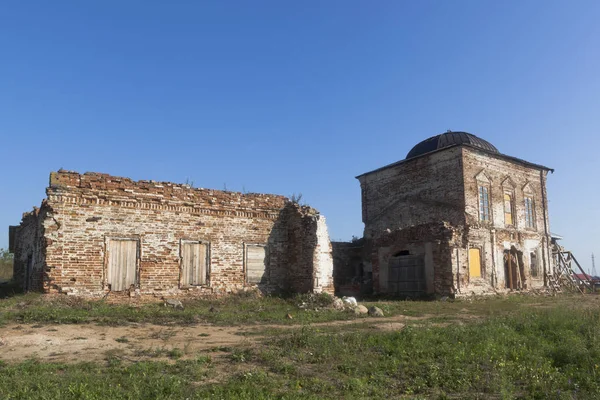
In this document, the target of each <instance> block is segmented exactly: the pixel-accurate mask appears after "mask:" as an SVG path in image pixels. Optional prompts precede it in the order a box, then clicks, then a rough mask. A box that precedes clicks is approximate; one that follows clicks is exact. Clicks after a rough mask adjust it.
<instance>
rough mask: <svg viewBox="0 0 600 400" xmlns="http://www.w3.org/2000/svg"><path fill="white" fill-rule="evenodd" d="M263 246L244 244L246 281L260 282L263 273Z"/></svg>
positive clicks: (264, 255) (264, 258)
mask: <svg viewBox="0 0 600 400" xmlns="http://www.w3.org/2000/svg"><path fill="white" fill-rule="evenodd" d="M265 261H266V250H265V246H258V245H247V246H246V280H247V282H248V283H260V282H261V281H262V278H263V276H264V275H265V270H266V266H265Z"/></svg>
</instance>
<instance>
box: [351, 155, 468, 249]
mask: <svg viewBox="0 0 600 400" xmlns="http://www.w3.org/2000/svg"><path fill="white" fill-rule="evenodd" d="M358 179H359V181H360V186H361V191H362V207H363V222H364V223H365V238H367V239H370V238H377V237H378V236H379V235H383V234H385V231H386V230H387V229H390V230H396V229H402V228H405V227H409V226H414V225H421V224H428V223H432V222H439V221H447V222H450V223H452V224H455V225H462V224H464V218H465V217H464V210H465V204H464V193H463V179H462V166H461V148H460V147H455V148H450V149H445V150H443V151H438V152H435V153H431V154H428V155H426V156H422V157H417V158H414V159H411V160H407V161H404V162H401V163H399V164H398V165H395V166H392V167H389V168H385V169H381V170H379V171H375V172H372V173H368V174H367V175H362V176H360V177H359V178H358Z"/></svg>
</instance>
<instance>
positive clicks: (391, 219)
mask: <svg viewBox="0 0 600 400" xmlns="http://www.w3.org/2000/svg"><path fill="white" fill-rule="evenodd" d="M549 171H552V170H551V169H550V168H547V167H544V166H542V165H537V164H533V163H530V162H527V161H524V160H521V159H518V158H515V157H511V156H508V155H505V154H501V153H500V152H499V151H498V150H497V149H496V147H494V146H493V145H492V144H490V143H488V142H487V141H485V140H483V139H481V138H478V137H477V136H475V135H472V134H469V133H466V132H450V131H448V132H446V133H443V134H440V135H437V136H434V137H431V138H429V139H426V140H424V141H422V142H421V143H419V144H417V145H416V146H414V147H413V148H412V150H410V151H409V152H408V155H407V156H406V158H405V159H403V160H401V161H398V162H396V163H393V164H390V165H387V166H384V167H381V168H378V169H376V170H374V171H370V172H367V173H364V174H362V175H360V176H358V177H357V179H358V180H359V182H360V187H361V193H362V220H363V222H364V224H365V228H364V238H363V239H362V240H358V241H355V242H354V243H334V263H335V266H336V267H335V275H334V278H335V282H336V287H338V288H339V289H340V290H339V291H340V292H344V291H346V292H348V293H356V292H358V291H361V290H362V291H369V290H373V291H374V292H376V293H387V294H394V295H406V296H413V297H418V296H423V295H431V294H438V295H460V294H471V293H485V292H493V291H497V290H503V289H530V288H536V287H541V286H544V284H545V277H546V274H550V273H552V269H553V266H552V255H551V248H550V246H551V244H550V241H551V238H550V231H549V222H548V201H547V195H546V176H547V174H548V172H549Z"/></svg>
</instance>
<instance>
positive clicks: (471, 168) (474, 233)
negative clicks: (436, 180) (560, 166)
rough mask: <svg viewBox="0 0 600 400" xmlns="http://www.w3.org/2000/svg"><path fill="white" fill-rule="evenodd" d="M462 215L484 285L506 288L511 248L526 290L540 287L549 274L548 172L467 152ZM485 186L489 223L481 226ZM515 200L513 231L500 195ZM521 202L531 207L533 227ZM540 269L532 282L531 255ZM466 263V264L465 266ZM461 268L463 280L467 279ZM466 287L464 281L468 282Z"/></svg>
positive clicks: (465, 151) (473, 150)
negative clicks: (517, 258)
mask: <svg viewBox="0 0 600 400" xmlns="http://www.w3.org/2000/svg"><path fill="white" fill-rule="evenodd" d="M463 160H464V162H463V164H464V180H465V182H464V185H465V204H466V207H465V210H466V214H467V222H468V224H469V233H468V237H467V240H468V243H469V246H470V247H478V248H481V250H482V272H483V274H484V279H485V280H486V281H488V282H489V283H491V284H493V285H494V286H495V287H497V288H500V289H502V288H504V287H505V286H506V271H505V266H504V260H503V257H504V252H505V251H510V250H511V249H512V248H514V249H515V250H516V251H518V252H521V253H523V257H522V262H523V264H524V265H523V266H524V271H523V272H524V276H523V280H524V284H525V285H526V286H528V288H532V287H540V286H543V285H544V276H543V271H544V270H546V271H548V272H551V271H552V268H553V267H552V265H551V264H552V263H551V262H550V260H551V251H550V248H549V243H550V240H549V239H550V238H549V236H548V234H547V233H549V232H550V226H549V219H548V198H547V193H546V177H547V173H548V171H546V170H543V169H540V168H537V167H533V166H528V165H524V164H522V163H518V162H513V161H510V160H506V159H503V158H501V157H494V156H490V155H489V154H487V153H484V152H481V151H478V150H476V149H471V148H463ZM483 175H485V178H483V179H486V178H487V180H489V183H488V186H489V189H490V200H489V202H490V212H491V218H492V220H491V221H490V222H489V223H486V222H480V221H479V208H478V207H479V205H478V202H479V197H478V185H479V184H481V183H478V182H481V179H482V177H483ZM505 192H507V193H511V194H512V195H513V203H514V211H513V220H514V223H513V224H512V225H507V224H505V220H504V193H505ZM525 196H528V197H530V198H533V201H534V221H535V224H534V227H527V226H526V224H525V200H524V199H525ZM532 253H533V254H535V255H536V258H537V260H538V263H539V269H540V271H539V273H538V276H537V277H533V276H531V254H532ZM466 261H467V260H466V259H465V262H466ZM467 271H468V265H466V264H465V265H464V267H463V270H462V271H461V274H467ZM467 281H468V279H467Z"/></svg>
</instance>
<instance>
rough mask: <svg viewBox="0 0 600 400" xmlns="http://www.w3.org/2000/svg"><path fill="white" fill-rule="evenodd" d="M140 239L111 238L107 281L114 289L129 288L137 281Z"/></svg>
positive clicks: (118, 290) (117, 290)
mask: <svg viewBox="0 0 600 400" xmlns="http://www.w3.org/2000/svg"><path fill="white" fill-rule="evenodd" d="M137 259H138V241H137V240H135V239H109V240H108V265H107V272H108V273H107V283H108V284H109V285H110V288H111V290H112V291H115V292H120V291H123V290H127V289H129V288H130V287H131V285H135V284H136V282H137Z"/></svg>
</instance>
